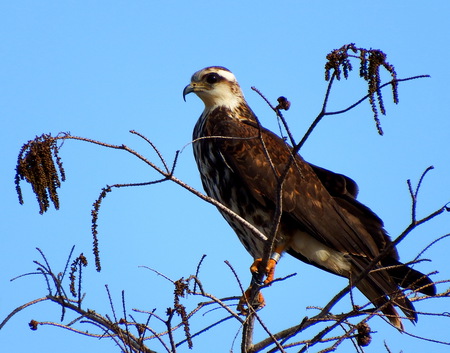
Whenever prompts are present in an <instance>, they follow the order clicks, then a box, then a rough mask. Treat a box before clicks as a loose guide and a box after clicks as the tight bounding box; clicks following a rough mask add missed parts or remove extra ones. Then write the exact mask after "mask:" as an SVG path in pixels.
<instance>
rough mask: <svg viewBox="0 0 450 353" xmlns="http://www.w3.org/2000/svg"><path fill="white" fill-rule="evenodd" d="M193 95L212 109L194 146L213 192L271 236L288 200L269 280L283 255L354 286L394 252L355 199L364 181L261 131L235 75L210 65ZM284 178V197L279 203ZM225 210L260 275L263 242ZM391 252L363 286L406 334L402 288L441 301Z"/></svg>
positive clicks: (410, 314) (407, 305)
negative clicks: (317, 162)
mask: <svg viewBox="0 0 450 353" xmlns="http://www.w3.org/2000/svg"><path fill="white" fill-rule="evenodd" d="M191 92H194V93H195V94H196V95H197V96H198V97H200V99H201V100H202V101H203V103H204V105H205V109H204V111H203V113H202V114H201V116H200V118H199V119H198V121H197V124H196V125H195V128H194V133H193V141H194V142H193V148H194V155H195V160H196V162H197V165H198V169H199V171H200V175H201V180H202V183H203V187H204V189H205V191H206V193H207V194H208V195H209V196H211V197H212V198H214V199H216V200H217V201H219V202H220V203H222V204H223V205H225V206H226V207H228V208H229V209H231V210H232V211H234V212H235V213H237V214H238V215H240V216H241V217H242V218H244V219H245V220H247V221H248V222H249V223H251V224H253V225H254V226H255V227H256V228H257V229H259V230H260V231H261V232H262V233H263V234H268V233H269V232H270V229H271V227H272V226H273V219H274V215H275V211H276V209H277V205H280V202H279V201H277V200H280V201H281V205H280V206H281V210H282V214H281V220H280V223H279V226H278V230H277V233H276V238H275V244H274V253H273V254H272V256H271V260H270V262H269V266H268V268H267V269H266V271H267V274H268V281H270V280H272V279H273V270H274V268H275V265H276V263H277V261H278V260H279V258H280V255H282V254H283V253H285V252H287V253H288V254H290V255H292V256H294V257H296V258H297V259H300V260H302V261H304V262H306V263H308V264H311V265H314V266H316V267H319V268H321V269H323V270H325V271H328V272H331V273H334V274H336V275H339V276H344V277H347V278H349V279H350V280H351V279H352V278H356V277H358V275H359V274H361V273H362V271H364V269H365V268H367V266H368V265H369V264H370V263H371V261H372V260H373V259H374V258H375V257H377V256H378V255H379V254H380V253H381V252H383V250H384V249H386V248H387V247H389V245H390V244H391V239H390V238H389V236H388V235H387V233H386V231H385V230H384V228H383V222H382V221H381V219H380V218H378V216H377V215H375V213H373V212H372V211H371V210H370V209H369V208H368V207H366V206H364V205H363V204H361V203H360V202H358V201H357V200H356V196H357V193H358V187H357V185H356V183H355V182H354V181H353V180H352V179H350V178H348V177H346V176H344V175H342V174H336V173H333V172H331V171H329V170H326V169H323V168H320V167H317V166H315V165H312V164H310V163H308V162H306V161H305V160H303V158H302V157H301V156H299V155H298V154H296V155H295V156H293V155H292V147H291V146H289V145H288V144H287V143H286V142H285V140H283V139H282V138H280V137H279V136H277V135H276V134H274V133H273V132H271V131H269V130H267V129H264V128H263V127H261V126H260V124H259V122H258V120H257V118H256V116H255V114H254V113H253V111H252V110H251V109H250V107H249V106H248V104H247V102H246V100H245V98H244V95H243V93H242V91H241V88H240V86H239V84H238V82H237V81H236V78H235V76H234V75H233V74H232V73H231V72H230V71H229V70H228V69H226V68H224V67H220V66H212V67H207V68H205V69H202V70H200V71H197V72H196V73H194V75H193V76H192V79H191V83H190V84H189V85H187V86H186V88H185V89H184V91H183V98H185V97H186V95H187V94H189V93H191ZM292 159H293V160H292ZM288 165H289V170H288V172H287V174H286V176H285V178H284V179H281V176H282V175H283V172H284V171H285V170H287V169H286V168H287V166H288ZM280 180H282V181H283V183H282V191H281V197H277V194H279V193H277V191H278V190H279V187H280ZM219 211H220V212H221V213H222V215H223V216H224V217H225V219H226V220H227V221H228V223H229V224H230V226H231V227H232V228H233V229H234V231H235V232H236V234H237V235H238V237H239V239H240V241H241V242H242V244H243V245H244V246H245V248H246V249H247V251H248V252H249V253H250V254H251V255H252V256H253V258H254V259H255V263H254V264H253V266H252V267H251V270H252V271H257V269H258V261H261V260H260V259H261V258H262V256H263V250H264V243H265V242H264V240H263V239H261V238H260V237H257V236H255V234H254V232H252V231H251V230H250V229H248V227H245V226H244V225H242V224H241V223H240V222H238V221H237V220H236V219H235V218H233V217H232V216H230V215H229V214H227V213H226V212H224V211H223V210H220V209H219ZM386 253H387V254H386V256H385V257H384V258H383V259H382V260H381V261H379V262H378V263H377V264H376V265H375V267H374V269H375V271H370V272H369V273H368V275H367V276H366V277H364V278H363V279H362V280H361V281H359V282H358V283H357V285H356V287H357V288H358V289H359V290H360V291H361V292H362V293H363V294H364V295H365V296H366V297H367V298H368V299H369V300H370V301H371V302H372V303H373V304H374V305H375V306H376V307H377V308H380V310H381V311H382V312H383V313H384V314H385V315H386V317H387V318H388V319H389V320H390V322H391V323H392V324H393V325H394V326H396V327H397V328H399V329H403V325H402V323H401V319H400V316H399V314H398V313H397V311H396V309H395V308H394V305H395V306H398V307H399V308H400V309H401V310H402V311H403V313H404V314H405V315H406V317H407V318H409V319H410V320H412V321H413V322H415V321H417V313H416V312H415V310H414V307H413V305H412V303H411V301H410V300H409V299H408V298H407V297H406V296H405V295H404V294H403V292H402V290H401V289H400V287H403V288H409V289H412V290H418V291H420V292H422V293H424V294H426V295H435V294H436V289H435V286H434V284H433V283H432V281H431V280H430V279H429V278H428V277H427V276H425V275H424V274H422V273H420V272H418V271H416V270H414V269H411V268H409V267H408V266H406V265H404V264H402V263H401V262H399V257H398V254H397V251H396V249H395V247H393V246H392V247H391V248H390V249H389V250H387V251H386Z"/></svg>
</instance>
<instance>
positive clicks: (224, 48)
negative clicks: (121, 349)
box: [0, 0, 450, 353]
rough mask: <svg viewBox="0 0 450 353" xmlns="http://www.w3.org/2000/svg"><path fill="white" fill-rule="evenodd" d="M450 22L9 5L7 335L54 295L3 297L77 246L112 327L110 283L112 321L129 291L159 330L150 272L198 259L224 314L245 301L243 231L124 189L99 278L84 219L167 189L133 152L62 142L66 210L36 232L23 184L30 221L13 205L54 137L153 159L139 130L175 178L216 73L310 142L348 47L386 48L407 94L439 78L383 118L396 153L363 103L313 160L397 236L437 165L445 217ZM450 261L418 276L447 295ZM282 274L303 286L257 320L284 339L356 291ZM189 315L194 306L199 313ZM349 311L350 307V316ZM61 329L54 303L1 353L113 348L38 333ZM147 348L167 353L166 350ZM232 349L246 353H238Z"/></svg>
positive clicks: (388, 11) (4, 118)
mask: <svg viewBox="0 0 450 353" xmlns="http://www.w3.org/2000/svg"><path fill="white" fill-rule="evenodd" d="M449 13H450V3H449V2H448V1H445V0H440V1H433V2H429V3H424V2H423V1H416V0H413V1H384V0H380V1H376V2H369V1H364V2H363V1H346V2H336V1H320V2H319V1H317V2H313V1H287V2H283V3H279V4H278V3H275V2H273V1H258V2H256V1H248V2H243V1H229V2H227V3H226V4H225V3H222V4H220V5H216V4H215V3H214V2H211V1H195V2H194V1H191V2H187V1H183V2H182V1H180V2H173V1H170V2H169V1H166V2H163V1H95V2H87V1H85V2H77V1H65V2H61V1H39V2H37V1H2V2H1V4H0V43H1V46H0V51H1V53H0V75H1V77H0V82H1V84H0V119H1V122H2V129H1V131H0V134H1V137H0V138H1V141H2V142H1V143H2V148H1V149H0V155H1V157H0V158H1V161H2V163H1V173H0V181H1V182H0V188H1V195H2V206H1V207H2V209H1V212H0V234H1V246H0V268H1V275H0V289H1V290H0V319H2V318H4V317H5V316H6V315H7V314H8V313H9V312H10V311H11V310H12V309H14V308H15V307H17V306H19V305H21V304H23V303H24V302H27V301H30V300H32V299H34V298H36V297H41V296H44V295H45V294H46V286H45V283H44V281H43V280H42V278H38V277H28V278H22V279H20V280H17V281H14V282H12V283H11V282H9V279H11V278H13V277H15V276H17V275H20V274H23V273H27V272H31V271H34V270H35V268H36V265H35V264H33V263H32V261H33V260H38V259H39V260H40V258H39V255H38V253H37V251H36V250H35V248H36V247H39V248H41V249H42V250H43V251H44V252H45V254H46V255H47V257H48V260H49V261H50V262H51V264H52V265H53V267H54V268H55V270H56V271H60V270H62V269H63V266H64V264H65V259H66V256H67V254H68V252H69V250H70V248H71V247H72V245H74V244H76V250H75V251H76V253H80V252H83V253H84V254H86V255H87V256H88V260H89V261H90V267H89V268H90V270H88V273H87V274H86V278H85V281H84V289H85V290H86V291H87V293H88V295H87V298H86V304H87V306H88V307H91V308H95V309H96V310H97V311H98V312H100V313H102V314H105V313H108V314H110V309H109V306H108V302H107V296H106V292H105V289H104V284H109V286H110V290H111V293H112V295H113V297H114V299H115V301H116V305H117V307H118V308H119V307H120V303H121V302H120V292H121V291H122V290H125V291H126V296H127V303H128V306H129V309H130V310H131V308H140V309H144V310H152V309H153V308H155V307H157V308H159V309H158V310H159V311H158V313H159V314H160V315H164V311H165V308H166V307H168V306H170V305H171V304H172V301H173V298H172V287H171V284H170V283H168V282H166V281H165V280H164V279H162V278H161V277H158V276H156V275H155V274H154V273H152V272H150V271H148V270H145V269H142V268H138V266H140V265H145V266H148V267H152V268H155V269H157V270H159V271H161V272H163V273H164V274H166V275H167V276H169V277H171V278H173V279H178V278H180V277H182V276H184V277H187V276H189V275H190V274H192V273H194V271H195V267H196V264H197V262H198V261H199V259H200V257H201V256H202V254H207V255H208V256H207V258H206V260H205V263H204V265H203V267H202V272H201V278H202V279H203V281H204V283H205V286H206V290H208V291H210V292H212V293H214V294H216V295H217V296H220V297H221V296H230V295H237V294H238V293H239V289H238V287H237V285H236V283H235V281H234V279H233V276H232V274H231V273H230V271H229V270H228V268H227V267H226V266H225V265H224V263H223V261H224V260H229V261H230V262H231V263H232V264H233V266H234V268H235V269H236V271H237V272H238V274H239V275H240V277H241V278H242V279H243V280H244V283H245V284H247V282H248V280H249V278H250V275H249V272H248V266H249V265H250V263H251V258H250V256H249V255H248V254H247V253H246V252H245V250H244V248H243V247H242V246H241V245H240V243H239V241H238V240H237V238H236V236H235V235H234V234H233V232H232V231H231V229H230V228H229V227H228V225H227V224H226V223H225V221H224V220H222V218H221V216H220V215H219V214H218V212H217V211H216V210H215V209H214V208H213V207H212V206H210V205H208V204H205V203H203V202H202V201H200V200H198V199H196V198H195V197H193V196H192V195H190V194H189V193H187V192H186V191H184V190H183V189H181V188H180V187H178V186H176V185H172V184H164V185H159V186H151V187H142V188H134V189H121V190H115V191H113V193H111V194H110V195H109V196H108V197H107V199H106V200H105V201H104V203H103V207H102V210H101V214H100V220H99V224H100V226H99V232H100V246H101V247H100V250H101V256H102V260H103V271H102V272H101V273H100V274H97V273H95V272H94V270H93V258H92V255H91V254H92V252H91V243H92V239H91V234H90V210H91V205H92V203H93V201H94V200H95V199H96V198H97V196H98V194H99V192H100V190H101V188H102V187H104V186H105V185H106V184H114V183H127V182H144V181H149V180H153V179H155V178H157V177H158V176H157V175H156V174H155V173H154V172H153V171H151V170H149V169H148V168H147V167H145V166H144V165H143V164H142V163H139V162H138V161H137V160H136V159H134V158H133V157H132V156H129V155H126V154H125V153H124V152H121V151H112V150H106V149H103V148H100V147H98V146H94V145H88V144H86V143H81V142H77V141H67V142H66V143H65V145H64V147H63V149H62V150H61V156H62V158H63V162H64V166H65V168H66V173H67V181H66V182H65V183H64V184H63V186H62V188H61V189H60V200H61V209H60V210H59V211H54V210H50V211H49V212H48V213H47V214H45V215H43V216H41V215H39V214H38V207H37V203H36V202H35V199H34V195H33V194H32V193H31V191H30V188H29V186H28V185H25V184H23V190H24V197H25V205H24V206H20V205H19V204H18V202H17V196H16V194H15V190H14V183H13V178H14V168H15V163H16V158H17V154H18V151H19V149H20V147H21V146H22V144H23V143H24V142H26V141H27V140H29V139H32V138H34V136H36V135H40V134H42V133H52V134H57V133H58V132H60V131H68V132H70V133H72V134H73V135H79V136H84V137H89V138H93V139H98V140H102V141H105V142H109V143H116V144H121V143H125V144H127V145H129V146H130V147H132V148H135V149H137V150H139V151H140V152H142V153H143V154H145V155H147V156H149V157H150V158H152V159H153V160H156V157H155V156H154V154H152V151H151V150H150V148H149V147H148V146H147V145H146V144H145V143H143V142H142V141H140V140H139V138H137V137H135V136H132V135H130V134H129V133H128V131H129V130H131V129H135V130H138V131H140V132H141V133H143V134H144V135H146V136H147V137H148V138H150V139H151V140H152V141H153V142H154V143H155V144H156V145H157V146H158V147H159V148H160V150H161V152H162V153H163V154H164V156H165V157H166V159H167V160H168V161H171V160H172V158H173V156H174V153H175V151H176V150H178V149H181V148H182V147H183V146H184V145H186V144H187V143H189V141H190V138H191V131H192V128H193V126H194V124H195V121H196V120H197V117H198V116H199V115H200V113H201V110H202V103H201V101H200V100H199V99H197V98H196V97H195V96H189V97H188V99H187V103H185V102H183V100H182V90H183V88H184V87H185V85H186V84H188V83H189V79H190V76H191V75H192V73H193V72H194V71H196V70H198V69H200V68H203V67H205V66H210V65H222V66H226V67H228V68H229V69H230V70H232V71H233V72H234V73H235V74H236V76H237V78H238V80H239V82H240V84H241V86H242V88H243V90H244V92H245V94H246V97H247V99H248V101H249V103H250V105H251V106H252V107H253V109H254V110H255V112H256V113H257V115H258V116H259V117H260V119H261V121H262V122H263V124H265V125H266V126H268V127H270V128H272V129H276V122H275V119H274V117H273V114H271V111H270V110H269V109H268V107H267V106H266V105H265V103H264V102H262V100H261V99H260V98H259V97H258V96H257V95H256V94H255V93H254V92H253V91H251V89H250V87H251V86H256V87H258V88H259V89H260V90H261V91H262V92H263V93H264V94H265V95H266V96H267V97H268V98H269V99H270V100H271V101H272V102H274V101H275V100H276V97H278V96H280V95H284V96H286V97H288V98H289V99H290V101H291V102H292V108H291V110H290V111H289V112H288V113H286V118H287V119H288V120H289V122H290V126H291V129H292V131H293V133H294V134H295V135H296V136H297V137H298V138H299V137H301V136H302V135H303V133H304V132H305V131H306V129H307V127H308V126H309V124H310V122H311V121H312V120H313V118H314V117H315V115H316V114H317V113H318V112H319V110H320V104H321V101H322V99H323V95H324V90H325V87H326V84H325V82H324V80H323V66H324V63H325V59H324V58H325V55H326V54H327V53H328V52H329V51H331V50H332V49H334V48H338V47H340V46H342V45H343V44H347V43H350V42H354V43H356V44H357V46H360V47H366V48H380V49H382V50H383V51H384V52H385V53H387V55H388V60H389V61H390V62H391V63H392V64H393V65H395V66H396V69H397V73H398V75H399V77H407V76H413V75H419V74H430V75H431V78H430V79H423V80H417V81H413V82H407V83H404V84H401V85H400V104H399V105H398V106H394V105H393V104H391V103H388V104H387V112H388V116H387V117H382V126H383V128H384V131H385V136H384V137H380V136H378V135H377V134H376V130H375V128H374V124H373V121H372V114H371V111H370V108H369V107H368V104H364V105H362V106H360V107H358V108H357V109H355V110H354V111H352V112H351V113H349V114H346V115H345V116H336V117H332V118H329V119H328V120H325V121H323V122H322V123H321V124H320V125H319V127H318V129H317V131H316V132H315V133H314V135H313V136H312V137H311V138H310V139H309V141H308V143H307V144H306V145H305V147H304V149H303V150H302V154H303V155H304V157H305V158H306V159H307V160H309V161H311V162H313V163H314V164H317V165H321V166H323V167H326V168H328V169H332V170H334V171H337V172H340V173H344V174H347V175H349V176H351V177H352V178H353V179H355V180H356V181H357V182H358V184H359V186H360V190H361V191H360V200H361V201H362V202H363V203H365V204H367V205H368V206H370V207H371V208H372V209H373V210H374V211H375V212H376V213H377V214H378V215H379V216H380V217H381V218H383V220H384V221H385V225H386V228H387V230H388V231H389V232H390V234H391V235H392V236H394V237H395V236H396V235H398V234H399V233H400V232H401V231H402V230H403V229H404V228H405V227H406V226H407V224H408V223H409V219H410V199H409V194H408V190H407V187H406V180H407V179H408V178H411V179H412V180H413V182H416V181H417V180H418V178H419V176H420V175H421V173H422V171H423V170H424V169H425V168H426V167H427V166H429V165H434V166H435V170H434V171H432V172H431V173H430V174H429V176H428V177H427V179H426V180H425V182H424V185H423V189H422V192H421V194H420V199H419V208H418V214H419V216H421V215H422V216H424V215H426V214H428V213H429V212H431V211H433V210H435V209H437V208H439V207H440V206H442V205H444V204H445V203H446V202H448V201H450V191H449V190H450V163H449V162H450V158H449V153H448V141H449V138H450V119H449V117H448V108H447V102H448V99H449V93H448V85H449V82H450V74H449V70H448V58H449V57H450V50H449V45H448V44H449V43H448V38H449V35H450V31H449V29H450V23H449V20H448V15H449ZM386 78H387V77H386ZM363 92H364V85H363V84H362V83H361V82H359V79H357V70H355V72H353V73H352V78H351V79H350V81H349V82H341V83H339V85H337V86H336V90H335V91H334V92H333V94H332V97H331V103H330V104H331V105H330V108H331V109H342V108H345V107H347V106H348V105H349V104H350V103H352V102H354V101H355V100H356V99H358V98H359V97H360V96H361V95H362V94H363ZM385 97H386V98H388V97H389V92H388V91H385ZM176 175H177V176H178V177H179V178H180V179H183V180H184V181H185V182H187V183H189V184H190V185H192V186H194V187H198V188H200V181H199V177H198V172H197V170H196V166H195V164H194V160H193V157H192V153H191V148H190V147H189V146H188V147H187V148H186V149H185V150H184V151H183V153H182V154H181V155H180V160H179V162H178V167H177V170H176ZM449 217H450V216H449V215H444V216H442V217H441V218H440V219H438V220H435V221H433V222H430V223H429V224H426V225H424V226H423V227H421V228H420V229H419V230H417V231H416V232H414V233H413V234H411V235H410V237H409V238H408V239H406V240H405V241H404V243H403V244H401V245H400V246H399V251H400V254H401V257H402V259H403V260H405V261H408V260H411V259H413V258H414V256H416V255H417V253H418V252H419V251H420V250H421V249H422V248H423V247H424V246H425V245H426V244H428V243H429V242H430V241H431V240H432V239H435V238H437V237H439V236H441V235H443V234H445V233H446V232H449V231H450V226H449V224H450V222H449ZM448 247H449V240H447V241H444V242H442V243H440V245H438V246H436V247H434V248H432V249H431V250H430V251H428V252H427V253H426V257H429V258H431V259H433V262H431V263H424V264H421V265H420V266H419V267H418V268H420V269H421V270H423V271H424V272H427V271H433V270H435V269H438V270H439V271H440V273H439V274H438V275H436V276H435V279H437V280H439V279H441V280H442V279H446V278H449V277H450V271H449V267H448V255H447V253H446V251H445V250H446V249H448ZM277 271H278V272H277V274H278V275H279V276H282V275H287V274H290V273H292V272H297V273H298V275H297V276H296V277H295V278H293V279H290V280H289V281H287V282H285V283H282V284H279V285H276V286H273V287H272V288H269V289H267V290H266V291H265V297H266V299H267V302H268V305H267V307H266V308H265V309H264V310H263V311H262V313H261V315H262V316H263V318H264V320H265V321H266V323H267V325H268V326H269V327H270V328H271V329H272V330H273V331H277V330H279V329H282V328H285V327H287V326H288V325H293V324H295V323H298V322H299V321H300V320H301V319H302V318H303V317H304V316H305V315H308V316H312V315H313V313H314V312H311V311H309V310H306V306H308V305H315V306H321V305H325V304H326V303H327V301H328V300H329V299H330V298H331V297H332V295H333V293H335V292H337V291H338V290H339V289H341V288H342V287H344V286H345V284H346V283H345V281H344V280H342V279H339V278H335V277H333V276H331V275H329V274H326V273H323V272H321V271H319V270H316V269H314V268H312V267H310V266H307V265H304V264H303V263H300V262H298V261H295V260H293V259H290V258H288V257H285V258H283V260H282V261H281V263H280V265H279V266H278V269H277ZM443 288H445V286H441V287H440V289H443ZM357 298H359V299H361V301H362V298H360V297H357ZM195 299H196V298H193V299H192V301H190V302H189V303H190V304H189V305H191V306H192V305H193V306H195V303H196V302H195ZM345 303H346V304H345V305H344V304H342V307H341V308H343V309H345V307H348V301H345ZM339 308H340V307H338V308H336V310H339ZM448 308H449V301H448V300H447V301H444V300H434V301H429V302H428V303H425V304H423V305H421V304H420V303H419V304H417V309H418V310H419V311H434V312H439V311H448V310H449V309H448ZM223 315H224V314H223V313H221V312H214V313H210V314H207V315H206V316H205V317H204V318H203V319H204V320H205V322H212V321H213V320H214V319H215V318H220V317H222V316H223ZM59 316H60V312H59V311H58V310H55V308H54V307H53V306H52V305H50V304H42V305H40V306H35V307H33V308H30V309H29V310H25V311H23V312H21V313H20V314H19V315H17V316H16V317H14V318H13V319H12V320H11V321H10V322H9V324H8V325H7V326H6V328H5V329H4V330H2V331H0V345H1V347H2V350H3V351H5V352H6V351H8V352H18V353H22V352H30V351H34V352H65V353H70V352H80V351H82V352H103V351H105V352H106V351H108V352H111V351H114V349H116V348H115V347H114V345H113V343H111V342H106V341H98V340H95V339H89V338H86V337H82V336H79V335H75V334H72V333H69V332H66V331H62V330H59V329H57V328H51V327H40V328H39V330H38V331H37V332H33V331H30V330H29V329H28V322H29V321H30V320H31V319H35V320H38V321H46V320H53V321H57V320H58V318H59ZM199 319H201V318H200V317H199ZM405 324H406V327H407V329H408V330H410V331H411V332H412V333H414V334H417V335H423V336H426V337H429V338H436V339H442V338H445V337H448V320H446V321H444V320H442V319H438V318H430V317H420V318H419V322H418V324H417V325H416V326H415V327H414V326H413V325H411V324H410V323H405ZM371 326H372V328H373V329H374V330H376V331H378V332H379V333H378V334H377V335H375V336H374V340H373V343H372V345H371V346H369V347H368V348H367V352H381V351H382V349H383V348H382V345H383V340H386V342H387V344H388V345H389V346H390V347H391V349H392V352H399V351H400V350H403V351H404V352H418V351H425V350H429V351H430V350H431V351H433V352H447V351H448V346H447V347H445V346H438V345H433V344H431V343H428V342H424V341H420V340H416V339H413V338H411V337H409V336H407V335H405V334H403V335H402V334H399V333H397V332H396V331H395V330H394V329H392V328H391V327H389V326H388V325H387V324H385V323H384V322H383V321H382V320H380V319H374V320H372V321H371ZM90 329H91V330H92V329H93V328H90ZM237 330H238V325H237V323H227V324H225V325H224V326H223V327H222V328H219V329H215V330H212V331H211V332H209V333H206V334H205V335H204V336H203V337H201V338H200V339H199V340H197V341H194V344H195V352H211V351H212V350H214V351H217V352H228V351H229V350H230V348H231V344H232V340H233V337H234V335H235V334H236V332H237ZM211 347H214V349H212V348H211ZM151 348H153V349H156V350H159V351H162V348H161V347H160V346H158V345H157V344H156V343H155V344H151ZM342 348H344V346H343V347H342ZM347 348H348V349H350V348H351V347H347ZM234 349H235V351H239V346H238V345H237V346H235V347H234ZM343 350H344V351H345V349H343ZM180 351H182V352H184V351H187V347H185V348H184V349H181V350H180ZM314 351H315V350H314Z"/></svg>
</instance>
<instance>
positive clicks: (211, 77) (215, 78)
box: [206, 72, 220, 84]
mask: <svg viewBox="0 0 450 353" xmlns="http://www.w3.org/2000/svg"><path fill="white" fill-rule="evenodd" d="M219 80H220V76H219V75H218V74H216V73H215V72H212V73H210V74H208V75H206V82H208V83H210V84H213V83H216V82H218V81H219Z"/></svg>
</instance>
